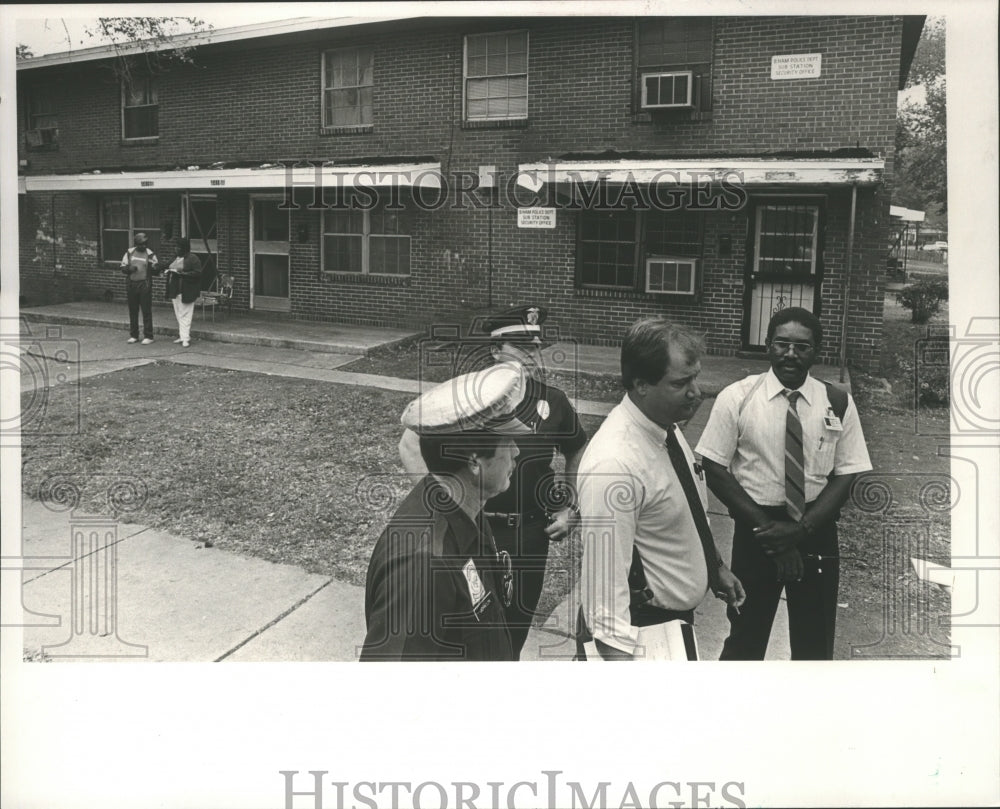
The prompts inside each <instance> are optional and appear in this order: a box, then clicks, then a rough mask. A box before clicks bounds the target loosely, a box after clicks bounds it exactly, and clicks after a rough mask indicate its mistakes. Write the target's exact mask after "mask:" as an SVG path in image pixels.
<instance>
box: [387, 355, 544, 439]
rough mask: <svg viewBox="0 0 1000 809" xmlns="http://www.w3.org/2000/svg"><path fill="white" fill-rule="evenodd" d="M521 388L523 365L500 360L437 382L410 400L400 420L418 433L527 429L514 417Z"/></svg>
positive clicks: (518, 431) (517, 431) (515, 432)
mask: <svg viewBox="0 0 1000 809" xmlns="http://www.w3.org/2000/svg"><path fill="white" fill-rule="evenodd" d="M524 392H525V377H524V369H523V368H522V367H521V366H520V365H518V364H517V363H511V362H501V363H497V364H496V365H494V366H492V367H490V368H486V369H485V370H482V371H475V372H473V373H471V374H463V375H462V376H456V377H455V378H454V379H449V380H448V381H447V382H442V383H441V384H440V385H436V386H435V387H433V388H431V389H430V390H429V391H427V393H425V394H423V395H422V396H420V397H418V398H416V399H414V400H413V401H412V402H410V403H409V404H408V405H407V406H406V409H405V410H404V411H403V415H402V417H401V418H400V421H401V422H402V423H403V426H404V427H406V428H408V429H410V430H413V431H414V432H415V433H418V434H420V435H449V434H458V433H497V434H500V435H521V434H524V433H530V432H531V430H530V429H529V428H528V427H527V426H526V425H525V424H523V423H522V422H521V421H519V420H518V419H516V418H514V412H515V410H516V409H517V406H518V405H519V404H520V403H521V399H523V398H524Z"/></svg>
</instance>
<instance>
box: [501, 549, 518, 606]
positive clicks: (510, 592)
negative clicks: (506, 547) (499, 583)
mask: <svg viewBox="0 0 1000 809" xmlns="http://www.w3.org/2000/svg"><path fill="white" fill-rule="evenodd" d="M497 562H499V563H500V565H501V567H503V592H502V593H501V594H500V599H501V601H503V605H504V606H505V607H509V606H510V602H511V601H513V600H514V569H513V566H512V565H511V561H510V554H509V553H507V551H499V552H498V553H497Z"/></svg>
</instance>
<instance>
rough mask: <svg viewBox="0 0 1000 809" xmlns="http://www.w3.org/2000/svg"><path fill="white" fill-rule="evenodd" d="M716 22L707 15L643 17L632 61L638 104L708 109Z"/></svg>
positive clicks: (655, 107) (648, 107)
mask: <svg viewBox="0 0 1000 809" xmlns="http://www.w3.org/2000/svg"><path fill="white" fill-rule="evenodd" d="M714 36H715V26H714V20H713V19H712V18H711V17H652V16H648V17H641V18H639V19H638V20H637V22H636V36H635V42H636V52H635V63H636V70H637V74H638V85H637V95H638V102H639V107H640V108H641V109H645V110H657V109H661V110H662V109H684V108H688V109H691V110H709V109H711V104H712V91H711V78H712V59H713V47H714Z"/></svg>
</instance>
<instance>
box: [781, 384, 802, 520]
mask: <svg viewBox="0 0 1000 809" xmlns="http://www.w3.org/2000/svg"><path fill="white" fill-rule="evenodd" d="M784 395H785V396H786V397H787V398H788V415H786V416H785V506H786V507H787V509H788V516H790V517H791V518H792V519H793V520H795V521H796V522H798V521H799V520H801V519H802V516H803V515H804V514H805V513H806V473H805V461H804V459H803V454H802V422H801V421H799V414H798V411H797V410H796V409H795V403H796V402H797V401H798V400H799V399H800V398H801V396H802V394H801V393H800V392H799V391H797V390H786V391H784Z"/></svg>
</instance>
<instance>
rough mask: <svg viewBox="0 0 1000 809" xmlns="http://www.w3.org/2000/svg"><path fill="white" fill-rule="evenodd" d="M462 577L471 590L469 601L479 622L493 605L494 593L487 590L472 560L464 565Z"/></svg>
mask: <svg viewBox="0 0 1000 809" xmlns="http://www.w3.org/2000/svg"><path fill="white" fill-rule="evenodd" d="M462 575H463V576H465V584H466V586H467V587H468V588H469V600H470V601H471V602H472V613H473V615H475V616H476V620H477V621H481V620H482V617H483V615H484V614H485V612H486V610H487V609H489V606H490V604H492V603H493V593H491V592H490V591H489V590H487V589H486V586H485V585H484V584H483V580H482V579H481V578H479V571H478V570H477V569H476V563H475V562H474V561H472V559H470V560H469V561H468V562H466V563H465V564H464V565H462Z"/></svg>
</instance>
